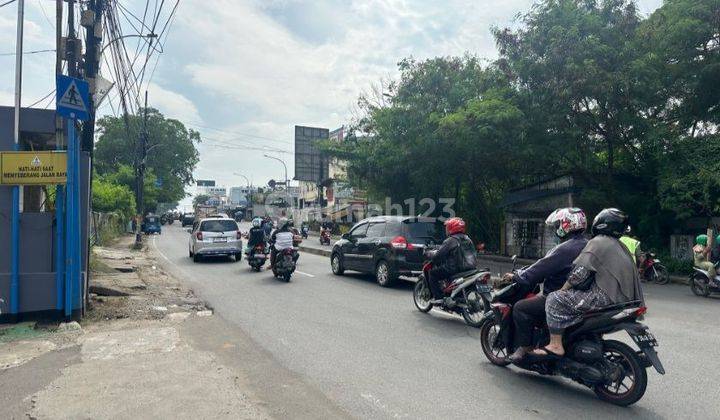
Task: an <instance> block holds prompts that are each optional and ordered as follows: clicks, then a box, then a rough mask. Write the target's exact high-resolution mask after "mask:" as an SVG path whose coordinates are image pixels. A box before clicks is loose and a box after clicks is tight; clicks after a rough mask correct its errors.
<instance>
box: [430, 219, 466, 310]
mask: <svg viewBox="0 0 720 420" xmlns="http://www.w3.org/2000/svg"><path fill="white" fill-rule="evenodd" d="M445 234H446V235H447V239H445V241H443V243H442V246H441V247H440V249H438V250H437V251H436V252H435V253H434V255H433V256H432V265H433V268H432V269H431V270H430V278H429V279H428V285H429V286H430V291H431V292H432V295H433V299H434V301H433V302H432V303H433V304H436V305H440V304H444V305H446V306H450V305H451V304H452V299H451V298H449V297H445V295H444V293H443V291H442V286H441V284H440V282H442V281H443V280H444V279H446V278H448V277H450V276H452V275H454V274H457V273H462V272H464V271H470V270H475V269H477V263H476V255H475V245H474V244H473V241H472V239H470V237H469V236H467V235H466V234H465V221H464V220H463V219H461V218H459V217H452V218H450V219H448V220H446V221H445Z"/></svg>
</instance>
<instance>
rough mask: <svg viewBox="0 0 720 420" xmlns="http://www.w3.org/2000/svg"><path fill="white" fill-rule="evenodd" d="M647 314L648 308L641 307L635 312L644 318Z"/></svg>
mask: <svg viewBox="0 0 720 420" xmlns="http://www.w3.org/2000/svg"><path fill="white" fill-rule="evenodd" d="M646 312H647V306H641V307H639V308H637V310H636V311H635V315H637V316H642V315H645V313H646Z"/></svg>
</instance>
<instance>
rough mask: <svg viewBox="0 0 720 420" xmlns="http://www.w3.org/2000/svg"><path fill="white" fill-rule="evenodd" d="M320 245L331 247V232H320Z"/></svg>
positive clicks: (326, 230)
mask: <svg viewBox="0 0 720 420" xmlns="http://www.w3.org/2000/svg"><path fill="white" fill-rule="evenodd" d="M320 245H330V230H329V229H323V230H321V231H320Z"/></svg>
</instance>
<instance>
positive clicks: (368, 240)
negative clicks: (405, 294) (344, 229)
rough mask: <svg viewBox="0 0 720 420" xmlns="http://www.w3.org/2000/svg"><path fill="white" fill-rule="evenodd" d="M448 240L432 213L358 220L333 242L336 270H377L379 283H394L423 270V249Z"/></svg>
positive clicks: (365, 271)
mask: <svg viewBox="0 0 720 420" xmlns="http://www.w3.org/2000/svg"><path fill="white" fill-rule="evenodd" d="M443 240H445V228H444V226H443V224H442V223H441V222H439V221H438V220H437V219H435V218H430V217H410V216H377V217H371V218H368V219H365V220H362V221H360V222H358V223H357V224H356V225H355V226H353V228H352V229H351V230H350V232H348V233H346V234H344V235H343V236H342V239H340V240H339V241H337V242H336V243H335V245H334V246H333V250H332V254H331V256H330V264H331V266H332V271H333V273H334V274H336V275H342V274H343V273H344V272H345V270H354V271H360V272H363V273H372V274H375V278H376V279H377V282H378V284H380V285H381V286H384V287H387V286H391V285H392V284H393V283H394V282H395V281H396V280H397V278H398V276H403V275H412V274H413V272H416V273H417V272H419V271H421V270H422V264H423V250H424V249H425V247H426V246H427V245H436V244H440V243H442V241H443Z"/></svg>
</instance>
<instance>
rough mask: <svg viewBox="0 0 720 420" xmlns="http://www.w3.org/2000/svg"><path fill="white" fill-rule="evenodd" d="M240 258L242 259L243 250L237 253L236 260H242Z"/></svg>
mask: <svg viewBox="0 0 720 420" xmlns="http://www.w3.org/2000/svg"><path fill="white" fill-rule="evenodd" d="M240 260H242V252H238V253H237V254H235V262H240Z"/></svg>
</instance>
